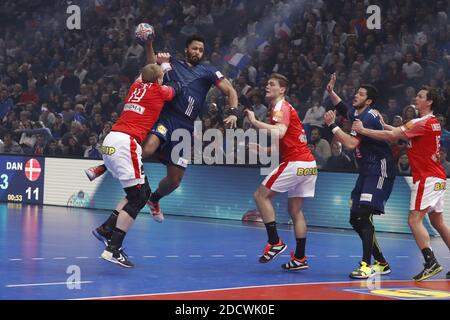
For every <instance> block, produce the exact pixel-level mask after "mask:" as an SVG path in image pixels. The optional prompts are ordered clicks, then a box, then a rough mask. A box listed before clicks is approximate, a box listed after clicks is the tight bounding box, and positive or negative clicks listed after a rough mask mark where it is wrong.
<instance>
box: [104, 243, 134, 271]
mask: <svg viewBox="0 0 450 320" xmlns="http://www.w3.org/2000/svg"><path fill="white" fill-rule="evenodd" d="M102 258H103V259H105V260H107V261H109V262H112V263H115V264H118V265H120V266H122V267H124V268H133V267H134V264H133V262H131V261H130V260H129V259H128V256H127V254H126V253H125V252H124V251H123V248H120V249H116V250H115V249H111V247H110V246H107V247H106V248H105V250H104V251H103V253H102Z"/></svg>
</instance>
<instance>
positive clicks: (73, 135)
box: [0, 0, 450, 174]
mask: <svg viewBox="0 0 450 320" xmlns="http://www.w3.org/2000/svg"><path fill="white" fill-rule="evenodd" d="M72 3H73V4H78V5H79V6H80V7H81V11H82V12H81V17H82V18H81V29H80V30H69V29H68V28H67V26H66V19H67V17H68V14H66V9H67V6H68V4H67V3H66V2H62V1H61V2H59V1H58V2H57V3H56V4H54V5H49V3H48V1H44V0H36V1H33V2H30V1H24V0H14V1H13V0H5V1H2V2H1V3H0V16H1V17H2V19H1V20H0V153H15V154H21V153H23V154H30V155H31V154H33V155H48V156H68V157H85V158H92V159H99V158H101V153H100V152H99V146H100V145H101V144H102V141H103V138H104V137H105V136H106V135H107V134H108V133H109V131H110V130H111V128H112V126H113V125H114V123H115V122H116V121H117V119H118V117H119V116H120V113H121V111H122V108H123V101H124V98H125V97H126V95H127V91H128V88H129V86H130V84H131V83H132V82H133V80H134V79H135V77H136V76H137V75H138V73H139V69H140V68H141V67H142V66H143V65H144V63H145V50H144V48H143V47H142V46H141V45H140V44H139V43H137V42H136V40H135V39H134V29H135V26H136V25H137V24H138V23H140V22H148V23H150V24H151V25H153V26H154V27H155V30H156V35H157V37H156V39H155V42H154V47H155V50H156V51H158V52H162V51H168V52H170V53H171V54H172V55H179V56H181V57H182V56H183V54H184V44H185V41H184V40H185V39H186V37H188V36H190V35H193V34H200V35H202V36H203V37H204V38H205V39H206V52H205V57H204V61H205V62H207V63H211V64H214V65H215V66H216V67H218V68H219V69H220V70H221V71H222V73H223V74H225V76H226V77H228V78H229V79H231V80H232V83H233V85H234V87H235V89H236V91H237V93H238V96H239V111H240V117H239V127H240V128H243V129H248V128H250V127H251V124H250V123H249V121H248V119H246V118H245V116H244V114H243V112H242V111H243V110H244V109H245V108H249V109H252V110H254V111H255V114H256V116H257V117H258V118H259V119H260V120H267V114H268V111H269V107H268V106H267V104H266V102H265V101H264V92H265V90H264V87H265V82H266V80H267V77H268V75H270V74H271V73H272V72H279V73H282V74H284V75H286V76H287V77H288V78H289V80H290V89H289V92H288V95H287V99H288V100H289V102H290V103H291V104H292V105H293V107H294V108H295V109H296V110H297V112H298V114H299V116H300V118H301V119H302V121H303V123H304V126H305V129H306V133H307V135H308V145H309V148H310V149H311V151H312V152H313V153H314V155H315V157H316V159H317V162H318V165H319V167H320V168H322V169H326V170H332V171H354V170H356V169H357V168H356V164H355V159H354V156H353V153H352V152H351V151H349V150H345V149H343V147H342V145H341V144H340V143H338V142H336V141H334V140H333V136H332V134H331V133H330V132H329V130H328V129H327V128H325V127H324V121H323V116H324V113H325V112H326V110H329V109H330V108H332V107H333V106H332V103H331V100H330V99H329V97H328V94H327V92H326V90H325V88H326V84H327V83H328V81H329V78H330V74H332V73H336V74H337V79H338V81H337V85H336V89H335V90H336V92H337V93H338V94H339V95H340V96H341V97H342V98H343V100H344V101H345V102H347V103H348V104H351V101H352V97H353V94H354V92H355V90H356V89H357V88H358V86H359V85H360V84H363V83H371V84H373V85H374V86H375V87H377V89H378V91H379V99H378V101H377V102H376V104H375V107H376V108H377V109H378V110H379V111H380V112H381V113H382V116H383V118H384V121H385V122H386V123H388V124H391V125H393V126H400V125H401V124H403V123H405V122H407V121H409V120H410V119H413V118H415V117H417V113H416V109H415V108H414V105H413V104H414V97H415V95H416V92H417V91H418V90H419V89H420V87H421V86H422V85H424V84H428V85H431V86H435V87H438V88H440V89H441V92H442V95H443V98H444V100H443V102H442V103H441V104H440V105H439V106H437V107H436V108H435V110H434V112H435V114H436V115H437V117H438V119H439V120H440V122H441V125H442V130H443V132H442V138H441V145H442V146H443V148H442V150H441V161H442V163H443V165H444V168H445V169H446V171H447V173H448V174H450V163H449V162H448V161H447V150H449V148H450V133H449V131H448V130H449V129H450V122H449V123H447V121H446V120H447V119H448V117H449V116H450V108H449V102H450V77H449V72H450V69H449V63H450V28H449V23H448V22H449V14H450V12H449V9H450V8H449V6H448V2H447V1H443V0H439V1H418V0H396V1H393V0H385V1H371V4H378V5H379V6H380V8H381V29H379V30H369V29H368V28H367V23H366V20H367V17H368V16H369V14H367V13H366V8H367V5H366V4H365V1H358V0H352V1H343V0H332V1H331V0H330V1H327V0H316V1H312V0H292V1H283V0H247V1H241V0H212V1H211V0H208V1H207V0H196V1H191V0H184V1H175V0H168V1H165V0H164V1H163V0H154V1H143V0H140V1H139V0H111V1H102V0H80V1H78V2H77V1H72ZM206 103H207V106H205V110H206V111H205V112H204V114H203V117H202V119H201V120H202V121H203V130H206V129H208V128H217V129H221V130H222V129H223V122H222V120H223V118H224V117H226V115H227V107H229V106H228V105H227V101H226V100H225V97H224V96H223V95H221V94H220V92H219V90H218V89H216V88H213V89H212V90H211V91H210V92H209V94H208V98H207V102H206ZM338 121H339V125H340V126H341V127H342V128H343V129H344V130H346V131H347V132H349V130H350V128H351V123H349V122H348V121H347V120H346V119H342V118H339V119H338ZM391 147H392V151H393V154H394V158H395V161H397V163H398V172H399V174H409V173H410V166H409V161H408V157H407V155H406V143H404V142H402V141H399V142H397V143H392V145H391Z"/></svg>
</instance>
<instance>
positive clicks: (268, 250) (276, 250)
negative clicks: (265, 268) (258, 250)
mask: <svg viewBox="0 0 450 320" xmlns="http://www.w3.org/2000/svg"><path fill="white" fill-rule="evenodd" d="M286 248H287V245H285V244H284V243H283V241H281V240H280V241H278V243H277V244H270V243H268V244H267V245H266V247H265V248H264V252H263V254H262V256H261V257H260V258H259V262H260V263H266V262H269V261H271V260H273V259H274V258H275V257H276V256H278V255H279V254H281V253H282V252H283V251H284V250H286Z"/></svg>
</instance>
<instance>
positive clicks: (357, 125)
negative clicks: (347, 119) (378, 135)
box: [352, 119, 364, 133]
mask: <svg viewBox="0 0 450 320" xmlns="http://www.w3.org/2000/svg"><path fill="white" fill-rule="evenodd" d="M363 129H364V126H363V124H362V122H361V120H359V119H356V120H355V121H353V124H352V130H354V131H356V133H361V131H362V130H363Z"/></svg>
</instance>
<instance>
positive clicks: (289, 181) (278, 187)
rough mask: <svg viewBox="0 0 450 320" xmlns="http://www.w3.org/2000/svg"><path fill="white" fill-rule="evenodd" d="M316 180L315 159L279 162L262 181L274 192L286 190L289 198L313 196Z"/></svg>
mask: <svg viewBox="0 0 450 320" xmlns="http://www.w3.org/2000/svg"><path fill="white" fill-rule="evenodd" d="M316 180H317V165H316V162H315V161H308V162H306V161H290V162H283V163H281V164H280V165H279V166H278V167H277V168H276V169H275V170H273V171H272V172H271V173H270V174H269V175H268V176H267V177H266V179H264V181H263V182H262V185H263V186H265V187H266V188H268V189H270V190H272V191H275V192H288V197H289V198H295V197H302V198H307V197H314V190H315V187H316Z"/></svg>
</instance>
